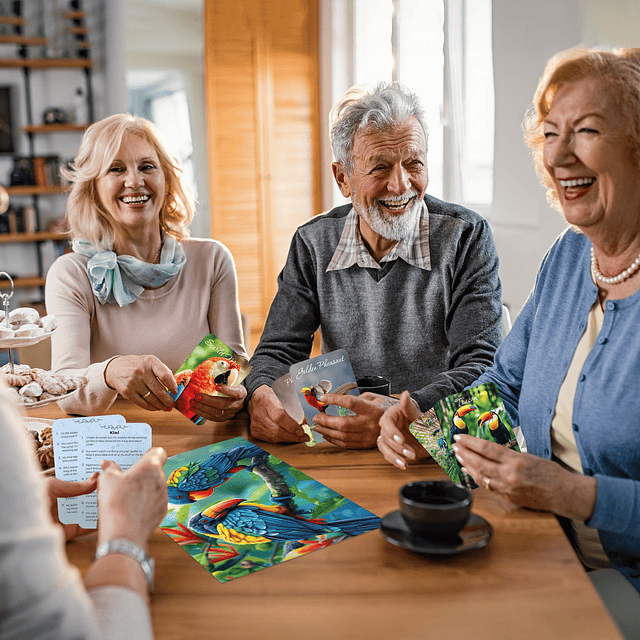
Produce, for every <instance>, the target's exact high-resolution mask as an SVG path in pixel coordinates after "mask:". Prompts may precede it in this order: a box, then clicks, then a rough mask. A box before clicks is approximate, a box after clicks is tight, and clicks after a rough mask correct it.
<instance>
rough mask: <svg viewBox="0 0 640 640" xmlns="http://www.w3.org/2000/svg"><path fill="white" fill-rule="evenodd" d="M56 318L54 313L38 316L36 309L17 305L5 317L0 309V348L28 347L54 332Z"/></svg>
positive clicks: (56, 324) (56, 322)
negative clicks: (17, 306) (7, 316)
mask: <svg viewBox="0 0 640 640" xmlns="http://www.w3.org/2000/svg"><path fill="white" fill-rule="evenodd" d="M57 328H58V320H57V319H56V317H55V316H54V315H46V316H42V317H41V316H40V314H39V313H38V311H37V310H36V309H32V308H31V307H19V308H18V309H13V311H9V318H8V319H7V318H6V314H5V312H4V311H0V349H9V348H11V349H13V348H14V347H28V346H30V345H32V344H37V343H38V342H40V341H41V340H44V339H46V338H48V337H49V336H51V335H52V334H53V333H55V330H56V329H57Z"/></svg>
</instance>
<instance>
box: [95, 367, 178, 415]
mask: <svg viewBox="0 0 640 640" xmlns="http://www.w3.org/2000/svg"><path fill="white" fill-rule="evenodd" d="M104 379H105V382H106V383H107V385H108V386H109V387H111V388H112V389H114V390H115V391H117V392H118V393H119V394H120V395H121V396H122V397H123V398H126V399H127V400H131V401H132V402H134V403H135V404H137V405H138V406H139V407H142V408H143V409H146V410H147V411H168V410H169V409H171V407H172V406H173V404H174V402H175V401H174V399H173V398H172V397H171V396H170V395H169V393H168V392H167V389H169V391H171V393H177V391H178V385H177V383H176V381H175V378H174V377H173V373H171V371H170V369H169V368H168V367H167V366H166V365H165V364H164V363H163V362H162V361H161V360H159V359H158V358H156V356H116V357H115V358H113V360H111V361H110V362H109V364H107V367H106V369H105V370H104Z"/></svg>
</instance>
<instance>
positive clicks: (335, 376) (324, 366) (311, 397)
mask: <svg viewBox="0 0 640 640" xmlns="http://www.w3.org/2000/svg"><path fill="white" fill-rule="evenodd" d="M289 372H290V373H291V378H292V380H293V386H294V388H295V390H296V391H297V392H298V395H299V399H300V404H301V405H302V410H303V411H304V415H305V418H306V420H307V424H308V425H309V426H310V427H313V424H314V422H313V419H314V417H315V416H317V415H318V413H326V414H327V415H332V416H347V415H353V412H351V411H349V410H348V409H345V408H343V407H339V406H336V405H327V404H325V403H324V402H322V401H321V400H320V398H321V397H322V396H323V395H325V394H326V393H337V394H338V395H347V394H349V395H352V396H358V395H360V392H359V391H358V384H357V383H356V378H355V376H354V374H353V369H352V368H351V362H350V361H349V356H348V355H347V352H346V351H345V350H344V349H338V350H336V351H330V352H329V353H324V354H323V355H321V356H316V357H315V358H310V359H309V360H304V361H303V362H298V363H297V364H292V365H291V367H290V368H289Z"/></svg>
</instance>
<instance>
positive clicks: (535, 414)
mask: <svg viewBox="0 0 640 640" xmlns="http://www.w3.org/2000/svg"><path fill="white" fill-rule="evenodd" d="M590 249H591V242H590V241H589V240H588V239H587V238H586V237H585V236H584V235H582V234H579V233H576V232H575V231H573V230H571V229H567V230H566V231H565V232H564V233H563V234H562V235H561V236H560V237H559V238H558V239H557V240H556V242H555V243H554V245H553V246H552V247H551V249H550V250H549V252H548V253H547V255H546V256H545V258H544V260H543V262H542V265H541V267H540V270H539V272H538V275H537V278H536V284H535V288H534V290H533V291H532V293H531V295H530V296H529V299H528V300H527V302H526V304H525V305H524V307H523V309H522V311H521V313H520V315H519V316H518V318H517V320H516V322H515V323H514V326H513V329H512V330H511V331H510V333H509V334H508V335H507V337H506V338H505V340H504V341H503V342H502V344H501V346H500V347H499V348H498V351H497V352H496V357H495V362H494V365H493V366H492V367H490V368H489V369H487V370H486V371H485V373H484V374H483V375H482V376H481V377H480V378H479V379H478V380H477V381H476V382H475V383H474V386H475V385H476V384H480V383H482V382H488V381H493V382H495V383H496V385H497V386H498V388H499V389H500V393H501V395H502V398H503V400H504V403H505V407H506V408H507V411H508V412H509V414H510V417H511V419H512V420H513V424H520V425H521V426H522V430H523V433H524V435H525V437H526V440H527V447H528V451H529V452H530V453H533V454H535V455H537V456H541V457H543V458H550V457H551V440H550V427H551V419H552V417H553V414H554V412H555V406H556V400H557V397H558V391H559V390H560V385H561V384H562V381H563V380H564V377H565V375H566V372H567V369H568V368H569V364H570V362H571V359H572V358H573V354H574V352H575V350H576V346H577V344H578V341H579V340H580V337H581V336H582V333H583V332H584V329H585V327H586V324H587V316H588V314H589V310H590V309H591V307H592V306H593V304H594V303H595V301H596V299H597V295H598V290H597V287H596V286H595V284H594V283H593V281H592V279H591V274H590ZM573 431H574V435H575V439H576V444H577V446H578V453H579V454H580V460H581V461H582V467H583V472H584V473H585V474H586V475H590V476H594V477H595V478H596V480H597V482H598V489H597V499H596V506H595V510H594V512H593V515H592V517H591V518H590V519H589V520H587V521H586V524H587V525H588V526H590V527H593V528H596V529H598V531H599V533H600V540H601V542H602V546H603V547H604V550H605V551H606V553H607V555H608V557H609V560H610V561H611V564H612V566H614V567H615V568H616V569H618V570H619V571H621V572H622V573H623V574H624V575H625V576H626V577H627V578H628V579H629V580H630V581H631V582H632V583H633V584H634V586H635V587H636V589H638V591H640V291H637V292H636V293H635V294H633V295H632V296H630V297H629V298H625V299H622V300H609V301H607V302H606V304H605V312H604V323H603V327H602V330H601V331H600V334H599V335H598V338H597V340H596V344H595V345H594V347H593V349H592V350H591V352H590V353H589V356H588V357H587V359H586V361H585V363H584V366H583V368H582V371H581V373H580V376H579V381H578V386H577V389H576V394H575V401H574V404H573Z"/></svg>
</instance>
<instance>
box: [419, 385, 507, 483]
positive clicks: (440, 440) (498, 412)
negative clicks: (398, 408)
mask: <svg viewBox="0 0 640 640" xmlns="http://www.w3.org/2000/svg"><path fill="white" fill-rule="evenodd" d="M409 429H410V431H411V433H412V434H413V435H414V436H415V437H416V439H417V440H418V441H419V442H420V444H421V445H422V446H423V447H424V448H425V449H426V450H427V451H428V452H429V453H430V454H431V456H432V457H433V458H434V460H435V461H436V462H437V463H438V464H439V465H440V466H441V467H442V468H443V469H444V470H445V471H446V472H447V475H449V477H450V478H451V479H452V480H453V481H454V482H458V483H460V484H462V485H464V486H466V487H469V488H470V489H475V488H476V487H477V486H478V485H477V484H476V483H475V482H474V480H473V478H472V477H471V476H469V475H468V474H465V473H463V472H462V470H461V468H460V464H459V463H458V460H457V458H456V456H455V454H454V452H453V450H452V446H453V443H454V436H455V435H456V434H468V435H471V436H475V437H477V438H482V439H483V440H489V441H490V442H496V443H498V444H499V445H502V446H505V447H509V448H510V449H514V450H515V451H520V448H519V447H518V443H517V441H516V436H515V433H514V431H513V428H512V426H511V421H510V420H509V416H508V415H507V411H506V409H505V408H504V404H503V402H502V398H501V397H500V392H499V391H498V388H497V387H496V385H495V384H494V383H493V382H487V383H485V384H481V385H478V386H477V387H472V388H471V389H467V390H466V391H461V392H460V393H454V394H452V395H450V396H447V397H446V398H443V399H442V400H439V401H438V402H436V404H435V406H434V407H433V409H432V410H430V411H429V412H427V413H426V414H424V415H422V416H420V418H418V419H417V420H416V421H414V422H413V423H412V424H411V425H410V427H409Z"/></svg>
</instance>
